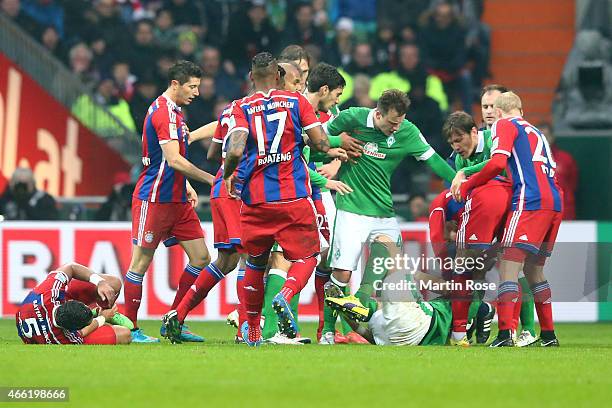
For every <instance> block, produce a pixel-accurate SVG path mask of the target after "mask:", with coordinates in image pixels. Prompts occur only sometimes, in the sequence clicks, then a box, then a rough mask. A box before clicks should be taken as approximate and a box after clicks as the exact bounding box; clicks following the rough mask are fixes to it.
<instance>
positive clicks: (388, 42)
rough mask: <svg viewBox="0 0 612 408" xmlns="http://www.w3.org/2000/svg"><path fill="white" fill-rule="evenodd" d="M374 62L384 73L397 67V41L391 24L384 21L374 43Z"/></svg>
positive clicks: (379, 26)
mask: <svg viewBox="0 0 612 408" xmlns="http://www.w3.org/2000/svg"><path fill="white" fill-rule="evenodd" d="M374 61H375V62H376V65H378V66H379V67H380V69H381V70H382V71H389V70H391V69H394V68H396V67H397V40H396V38H395V34H394V30H393V24H392V23H391V22H388V21H383V22H381V23H380V24H379V25H378V31H377V32H376V41H375V43H374Z"/></svg>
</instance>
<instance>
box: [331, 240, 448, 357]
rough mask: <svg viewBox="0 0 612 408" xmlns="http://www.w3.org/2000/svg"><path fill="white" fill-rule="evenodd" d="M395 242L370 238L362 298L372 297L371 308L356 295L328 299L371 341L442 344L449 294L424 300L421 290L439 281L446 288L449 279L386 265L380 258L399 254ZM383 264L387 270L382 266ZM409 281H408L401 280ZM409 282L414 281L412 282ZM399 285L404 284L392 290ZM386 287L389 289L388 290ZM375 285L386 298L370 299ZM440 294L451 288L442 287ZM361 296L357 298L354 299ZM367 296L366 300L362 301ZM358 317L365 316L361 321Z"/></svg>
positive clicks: (376, 342) (444, 337) (332, 305)
mask: <svg viewBox="0 0 612 408" xmlns="http://www.w3.org/2000/svg"><path fill="white" fill-rule="evenodd" d="M399 253H400V252H399V250H398V248H397V247H396V246H395V241H394V240H393V239H392V238H391V237H389V236H387V235H380V236H378V237H377V239H376V240H375V241H374V242H373V243H372V246H371V254H370V257H369V258H368V262H367V265H366V269H365V273H364V276H363V278H362V284H361V286H360V288H359V291H358V292H359V293H360V294H361V296H360V299H363V298H364V297H365V296H370V298H369V300H368V301H367V302H364V303H365V304H366V305H367V307H366V308H363V307H361V306H360V305H359V304H358V303H359V300H358V299H357V298H356V297H355V296H347V297H327V298H326V299H325V300H326V303H327V304H328V305H329V306H330V307H331V308H332V309H334V310H336V311H337V312H340V313H341V314H342V315H343V317H344V318H345V319H346V321H347V322H348V323H349V324H350V325H351V327H352V329H353V330H355V331H356V332H357V333H358V334H360V335H361V336H363V337H364V338H365V339H367V340H368V341H369V342H370V343H372V344H378V345H397V346H416V345H444V344H446V341H447V338H448V334H449V332H450V328H451V321H452V312H451V305H450V302H449V301H448V300H447V299H443V298H439V299H436V300H433V301H427V302H426V301H423V300H422V299H421V296H420V292H419V290H418V288H419V287H421V286H425V285H426V284H435V285H439V286H440V287H441V288H442V289H443V287H444V284H445V283H446V281H445V280H444V279H442V278H440V277H436V276H433V275H430V274H427V273H423V272H418V271H417V272H416V273H414V274H411V273H409V272H407V271H402V270H399V269H393V268H391V269H388V270H387V269H386V268H384V265H385V262H381V261H380V260H386V259H394V258H395V256H396V255H397V254H399ZM381 266H383V269H384V270H383V271H381V270H380V267H381ZM404 282H405V284H403V283H404ZM409 283H414V286H412V287H409V286H408V284H409ZM398 284H399V287H400V288H401V289H397V290H395V289H393V286H391V285H395V288H397V287H398V286H397V285H398ZM385 288H391V289H389V290H388V291H387V290H385ZM374 290H383V293H382V298H383V299H384V300H383V301H382V302H377V301H376V300H375V299H373V298H371V296H372V294H373V292H374ZM439 293H441V294H448V291H446V290H444V289H443V290H441V291H439ZM355 301H357V303H355ZM362 301H363V300H362ZM357 320H360V321H364V320H367V322H368V324H367V327H366V326H361V325H359V323H357Z"/></svg>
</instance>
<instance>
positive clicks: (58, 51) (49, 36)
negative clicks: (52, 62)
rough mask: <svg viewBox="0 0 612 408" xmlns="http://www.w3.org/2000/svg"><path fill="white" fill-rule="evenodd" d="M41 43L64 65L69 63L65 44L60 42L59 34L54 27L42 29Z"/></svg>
mask: <svg viewBox="0 0 612 408" xmlns="http://www.w3.org/2000/svg"><path fill="white" fill-rule="evenodd" d="M38 38H39V40H40V43H41V44H42V45H43V47H45V48H46V49H47V51H49V52H50V53H51V54H53V56H54V57H55V58H57V59H59V60H60V61H62V62H63V63H64V64H65V63H66V62H67V61H68V53H67V52H66V48H65V47H64V44H63V43H62V42H61V41H60V37H59V34H58V33H57V30H56V29H55V27H53V26H46V27H43V28H42V31H41V32H40V35H39V37H38Z"/></svg>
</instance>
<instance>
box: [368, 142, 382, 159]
mask: <svg viewBox="0 0 612 408" xmlns="http://www.w3.org/2000/svg"><path fill="white" fill-rule="evenodd" d="M363 154H365V155H366V156H370V157H374V158H376V159H384V158H385V157H387V154H386V153H380V152H379V151H378V145H377V144H376V143H374V142H368V143H366V144H365V145H364V146H363Z"/></svg>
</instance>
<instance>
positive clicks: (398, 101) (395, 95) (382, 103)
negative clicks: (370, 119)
mask: <svg viewBox="0 0 612 408" xmlns="http://www.w3.org/2000/svg"><path fill="white" fill-rule="evenodd" d="M409 106H410V98H408V95H407V94H406V92H402V91H400V90H399V89H387V90H386V91H384V92H383V93H382V95H381V96H380V99H378V103H377V104H376V109H378V111H379V112H380V113H382V114H383V115H386V114H387V113H389V111H390V110H391V109H393V110H394V111H396V112H397V113H399V114H404V113H406V112H407V111H408V107H409Z"/></svg>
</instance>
